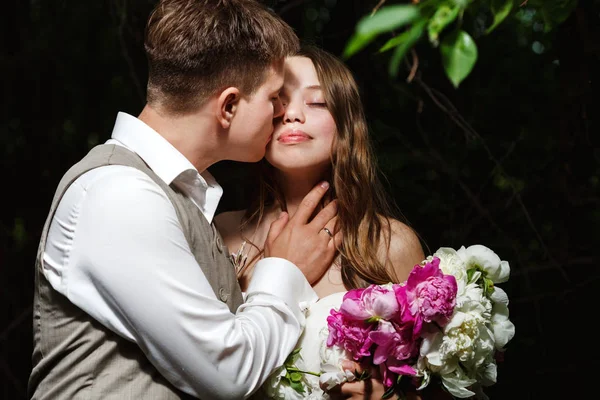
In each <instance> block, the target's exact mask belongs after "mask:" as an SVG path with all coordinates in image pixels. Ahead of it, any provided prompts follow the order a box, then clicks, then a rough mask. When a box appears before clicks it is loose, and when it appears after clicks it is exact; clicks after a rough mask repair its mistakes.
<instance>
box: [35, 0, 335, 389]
mask: <svg viewBox="0 0 600 400" xmlns="http://www.w3.org/2000/svg"><path fill="white" fill-rule="evenodd" d="M145 48H146V52H147V56H148V60H149V79H148V86H147V104H146V106H145V107H144V109H143V110H142V111H141V113H140V114H139V115H138V116H137V117H135V116H132V115H128V114H125V113H119V114H118V116H117V118H116V123H115V126H114V129H113V131H112V136H111V138H110V139H109V140H108V141H107V142H106V143H105V144H103V145H99V146H96V147H95V148H93V149H92V150H91V151H90V152H89V153H88V154H87V155H86V156H85V157H83V159H82V160H81V161H80V162H78V163H77V164H75V165H74V166H73V167H72V168H71V169H69V171H68V172H67V173H66V174H65V175H64V176H63V178H62V180H61V181H60V183H59V185H58V187H57V190H56V193H55V196H54V199H53V201H52V204H51V206H50V212H49V215H48V219H47V221H46V224H45V227H44V230H43V232H42V236H41V240H40V245H39V250H38V255H37V260H36V269H35V296H34V321H33V322H34V351H33V370H32V372H31V376H30V379H29V388H28V389H29V396H30V398H32V399H52V400H60V399H103V400H109V399H119V400H122V399H145V400H152V399H156V400H159V399H160V400H167V399H181V398H188V397H194V398H200V399H242V398H246V397H248V396H249V395H250V394H251V393H253V392H254V391H255V390H256V389H257V388H258V387H259V386H260V385H261V383H262V382H263V381H264V380H265V379H266V378H267V376H268V375H269V374H270V373H271V372H272V371H273V370H274V368H275V367H277V366H279V365H281V364H282V363H283V362H284V360H285V358H286V356H287V355H288V354H289V353H290V352H291V350H292V349H293V347H294V345H295V343H296V342H297V339H298V337H299V335H300V332H301V330H302V327H303V323H304V317H303V313H302V311H303V310H302V307H303V306H304V307H306V306H307V305H309V304H310V303H311V302H314V301H315V300H316V298H317V297H316V294H315V293H314V291H313V290H312V288H311V284H312V283H314V282H315V281H316V280H318V279H319V278H320V277H321V275H322V274H323V273H324V271H325V269H326V268H327V267H328V266H329V265H330V264H331V262H332V260H333V256H334V251H335V245H336V243H337V244H339V238H338V237H337V236H336V237H334V238H330V236H329V235H328V234H327V233H326V232H324V231H323V229H322V228H324V227H328V228H329V229H330V230H331V231H333V230H334V229H333V218H334V216H335V213H336V210H335V203H331V204H330V205H329V206H328V207H326V208H324V209H323V210H322V211H321V212H320V213H319V214H318V215H317V216H316V217H315V218H313V219H312V220H311V221H310V222H308V220H309V218H310V216H311V215H312V214H313V211H314V208H315V206H316V204H318V203H319V200H320V199H321V197H322V196H323V194H324V193H325V192H326V190H327V185H326V184H325V183H324V184H323V185H319V186H317V187H315V188H314V190H313V191H312V192H311V193H309V195H308V196H307V198H306V199H305V201H304V202H303V205H302V207H301V209H300V210H298V212H297V213H296V214H295V215H294V217H293V218H289V217H288V216H287V214H282V216H281V217H280V218H279V219H278V220H277V221H276V222H275V223H273V225H272V227H271V230H270V233H269V237H268V240H267V244H266V249H265V255H266V257H265V258H264V259H263V260H261V261H260V262H259V263H258V264H257V265H256V268H255V271H254V277H253V280H252V283H251V284H250V286H249V288H248V291H247V294H246V299H245V301H243V299H242V293H241V292H240V287H239V285H238V283H237V279H236V275H235V271H234V269H233V265H232V263H231V261H230V260H229V257H228V249H227V248H226V247H224V246H223V244H222V241H221V237H220V235H219V233H218V232H217V231H216V230H215V228H214V225H213V223H212V220H213V215H214V213H215V210H216V208H217V205H218V202H219V199H220V197H221V194H222V189H221V187H220V186H219V185H218V184H217V182H215V180H214V179H213V177H212V176H211V175H210V174H209V173H208V172H207V168H208V167H210V166H211V165H212V164H214V163H216V162H218V161H220V160H236V161H244V162H256V161H258V160H260V159H261V158H262V157H263V155H264V152H265V146H266V144H267V143H268V141H269V140H270V136H271V133H272V131H273V124H272V121H273V118H274V117H277V116H279V115H281V112H282V106H281V103H280V101H279V98H278V92H279V90H280V88H281V86H282V82H283V78H282V60H283V58H284V57H285V56H287V55H290V54H293V53H294V52H295V51H296V50H297V48H298V39H297V37H296V36H295V34H294V32H293V31H292V29H291V28H290V27H289V26H288V25H286V24H285V23H284V22H283V21H281V20H280V19H279V18H278V17H276V16H275V15H273V14H272V13H271V12H270V11H269V10H268V9H266V8H265V7H264V6H262V5H260V4H259V3H257V2H254V1H250V0H221V1H217V0H212V1H211V0H162V1H159V3H158V4H157V6H156V8H155V10H154V11H153V13H152V14H151V16H150V18H149V20H148V26H147V35H146V41H145Z"/></svg>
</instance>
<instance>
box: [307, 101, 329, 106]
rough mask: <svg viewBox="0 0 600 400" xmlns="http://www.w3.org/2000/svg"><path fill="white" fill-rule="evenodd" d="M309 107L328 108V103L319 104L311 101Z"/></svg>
mask: <svg viewBox="0 0 600 400" xmlns="http://www.w3.org/2000/svg"><path fill="white" fill-rule="evenodd" d="M306 105H307V106H312V107H327V103H325V102H318V101H311V102H308V103H306Z"/></svg>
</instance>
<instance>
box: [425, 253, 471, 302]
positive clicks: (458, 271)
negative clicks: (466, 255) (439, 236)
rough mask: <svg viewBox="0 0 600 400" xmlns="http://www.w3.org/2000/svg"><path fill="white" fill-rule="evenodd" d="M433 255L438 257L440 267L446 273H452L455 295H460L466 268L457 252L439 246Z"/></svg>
mask: <svg viewBox="0 0 600 400" xmlns="http://www.w3.org/2000/svg"><path fill="white" fill-rule="evenodd" d="M433 256H435V257H437V258H439V259H440V269H441V270H442V272H443V273H444V274H446V275H452V276H454V278H456V283H457V286H458V293H457V295H458V296H460V295H461V294H462V293H463V292H464V290H465V286H466V285H467V283H468V282H467V278H468V277H467V268H466V265H465V261H464V260H463V259H462V258H461V257H460V255H459V254H458V252H457V251H456V250H454V249H453V248H450V247H440V248H439V249H438V250H437V251H436V252H435V253H433ZM433 256H429V257H427V261H431V259H432V258H433Z"/></svg>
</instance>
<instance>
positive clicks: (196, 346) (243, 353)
mask: <svg viewBox="0 0 600 400" xmlns="http://www.w3.org/2000/svg"><path fill="white" fill-rule="evenodd" d="M44 266H45V275H46V276H47V277H48V279H49V280H50V282H51V283H52V285H53V287H54V288H55V289H57V290H58V291H59V292H61V293H63V294H64V295H65V296H67V297H68V298H69V300H70V301H72V302H73V303H74V304H75V305H77V306H78V307H80V308H82V309H83V310H84V311H86V312H87V313H89V314H90V315H91V316H92V317H93V318H95V319H96V320H98V321H99V322H101V323H102V324H103V325H105V326H107V327H108V328H110V329H111V330H113V331H114V332H116V333H118V334H119V335H121V336H123V337H125V338H127V339H129V340H132V341H134V342H136V343H137V344H138V345H139V346H140V348H141V349H142V350H143V351H144V353H145V354H146V355H147V357H148V359H149V360H150V361H151V362H152V363H153V364H154V365H155V366H156V368H157V369H158V370H159V371H160V372H161V373H162V374H163V375H164V376H165V377H166V378H167V379H168V380H169V381H170V382H171V383H173V384H174V385H175V386H176V387H178V388H179V389H181V390H183V391H185V392H187V393H190V394H192V395H194V396H196V397H200V398H210V399H220V398H224V399H231V398H242V397H246V396H248V395H249V394H251V393H252V392H253V391H254V390H255V389H257V388H258V386H260V384H262V382H263V381H264V380H265V379H266V378H267V376H268V375H269V374H270V373H271V371H272V370H273V369H274V368H275V367H277V366H279V365H281V364H282V363H283V362H284V360H285V358H286V357H287V355H288V354H289V352H290V351H291V350H292V349H293V347H294V345H295V344H296V341H297V339H298V337H299V335H300V332H301V329H302V326H303V322H304V321H303V314H302V312H301V310H300V308H299V307H298V306H297V305H298V304H300V303H302V302H312V301H315V300H316V294H315V293H314V291H312V289H311V288H310V285H309V284H308V282H307V281H306V279H305V278H304V276H303V275H302V273H301V272H300V270H298V269H297V268H296V267H295V266H294V265H293V264H291V263H290V262H288V261H285V260H282V259H277V258H270V259H265V260H263V261H261V263H259V264H257V266H256V270H255V279H254V280H253V284H251V285H250V287H249V290H248V296H247V302H246V303H245V304H244V305H243V306H241V307H240V308H239V310H238V311H237V313H236V314H232V313H231V312H230V311H229V309H228V308H227V306H226V305H225V304H224V303H222V302H221V301H219V300H218V299H217V298H216V296H215V294H214V292H213V290H212V288H211V286H210V284H209V283H208V281H207V280H206V278H205V276H204V275H203V273H202V270H201V268H200V267H199V266H198V264H197V262H196V260H195V258H194V256H193V254H192V253H191V252H190V249H189V246H188V244H187V241H186V239H185V237H184V234H183V232H182V229H181V227H180V224H179V221H178V219H177V216H176V214H175V210H174V208H173V206H172V204H171V203H170V201H169V200H168V198H167V197H166V195H165V193H164V192H163V191H162V189H161V188H160V187H159V186H158V185H156V184H155V183H154V182H153V181H152V180H151V179H150V178H149V177H147V176H146V175H145V174H143V173H141V172H140V171H137V170H135V169H132V168H127V167H121V166H111V167H102V168H99V169H96V170H94V171H91V172H89V173H87V174H85V175H84V176H82V177H81V178H79V179H78V181H77V182H75V183H74V184H73V185H72V186H71V188H69V190H68V191H67V193H65V196H64V198H63V201H62V202H61V204H60V206H59V208H58V210H57V213H56V215H55V218H54V220H53V222H52V226H51V228H50V232H49V238H48V243H47V246H46V252H45V254H44Z"/></svg>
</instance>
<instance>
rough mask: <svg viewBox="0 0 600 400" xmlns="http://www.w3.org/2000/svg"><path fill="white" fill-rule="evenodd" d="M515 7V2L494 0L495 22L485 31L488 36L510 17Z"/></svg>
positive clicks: (511, 0)
mask: <svg viewBox="0 0 600 400" xmlns="http://www.w3.org/2000/svg"><path fill="white" fill-rule="evenodd" d="M512 7H513V0H492V6H491V8H492V13H493V14H494V22H493V23H492V25H491V26H490V27H489V28H487V30H486V31H485V33H486V34H489V33H490V32H492V31H493V30H494V29H496V27H497V26H498V25H500V23H501V22H502V21H504V20H505V19H506V17H508V14H510V11H511V10H512Z"/></svg>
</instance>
